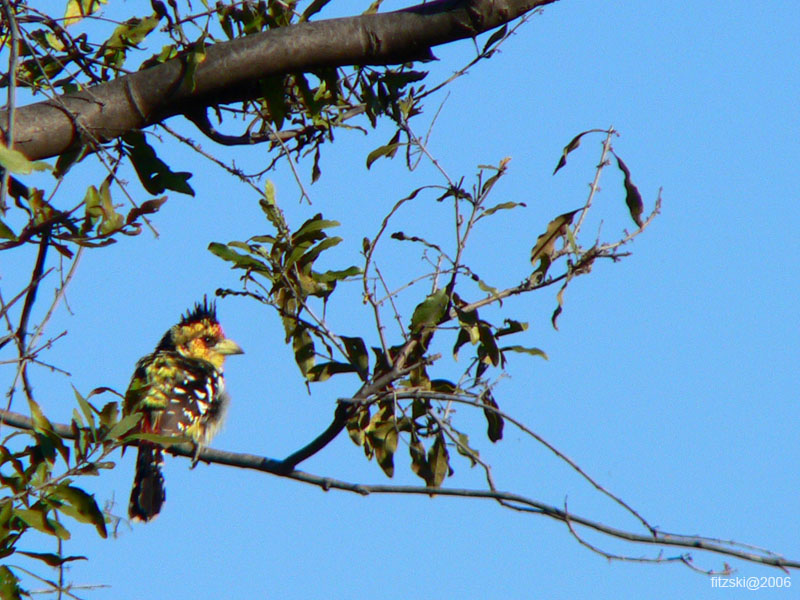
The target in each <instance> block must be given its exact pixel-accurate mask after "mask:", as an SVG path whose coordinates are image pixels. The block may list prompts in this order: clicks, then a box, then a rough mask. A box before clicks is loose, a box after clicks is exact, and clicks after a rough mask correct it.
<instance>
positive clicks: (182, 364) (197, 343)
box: [123, 296, 244, 522]
mask: <svg viewBox="0 0 800 600" xmlns="http://www.w3.org/2000/svg"><path fill="white" fill-rule="evenodd" d="M243 353H244V351H243V350H242V349H241V347H239V344H237V343H236V342H234V341H233V340H232V339H230V338H227V337H225V333H224V332H223V331H222V327H221V326H220V324H219V321H218V320H217V310H216V304H215V303H214V302H210V303H209V302H208V300H207V298H206V297H205V296H204V297H203V302H202V304H201V303H199V302H198V303H195V305H194V307H193V308H191V309H189V310H188V311H186V313H185V314H183V315H182V317H181V320H180V321H179V322H178V323H177V324H176V325H173V326H172V327H170V329H169V330H168V331H167V332H166V333H165V334H164V336H163V337H162V338H161V341H160V342H159V343H158V345H157V346H156V348H155V350H154V351H153V352H152V353H151V354H147V355H146V356H143V357H142V358H141V359H139V361H138V362H137V363H136V369H135V370H134V372H133V377H132V378H131V382H130V385H129V386H128V389H127V391H126V392H125V400H124V403H123V414H124V415H130V414H135V413H141V414H142V418H141V420H140V421H139V423H138V425H137V426H136V430H135V431H134V432H136V433H153V434H157V435H163V436H176V437H184V438H188V439H189V440H191V442H193V443H194V445H195V454H194V459H193V461H192V466H194V465H195V463H196V462H197V457H198V455H199V453H200V450H201V449H202V448H203V447H204V446H207V445H208V444H209V443H210V442H211V439H212V438H213V437H214V435H215V434H216V433H217V432H218V431H219V429H220V427H221V426H222V423H223V420H224V418H225V413H226V410H227V408H228V404H229V402H230V398H229V396H228V394H227V393H226V391H225V378H224V377H223V364H224V362H225V358H226V357H227V356H229V355H232V354H243ZM163 464H164V455H163V451H162V448H161V446H159V445H158V444H156V443H155V442H152V441H147V440H140V441H139V451H138V455H137V458H136V474H135V477H134V480H133V489H132V490H131V498H130V503H129V505H128V516H129V517H130V518H131V519H132V520H134V521H143V522H147V521H149V520H151V519H153V518H154V517H155V516H156V515H158V513H159V512H160V511H161V507H162V505H163V504H164V501H165V500H166V493H165V487H164V476H163V475H162V473H161V465H163Z"/></svg>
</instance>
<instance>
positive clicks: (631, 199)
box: [614, 154, 644, 227]
mask: <svg viewBox="0 0 800 600" xmlns="http://www.w3.org/2000/svg"><path fill="white" fill-rule="evenodd" d="M614 156H615V157H616V159H617V166H618V167H619V169H620V171H622V173H623V175H624V176H625V180H624V181H623V183H624V185H625V204H627V205H628V212H630V213H631V218H632V219H633V222H634V223H636V224H637V225H638V226H639V227H641V226H642V225H643V222H642V211H643V210H644V204H643V203H642V195H641V194H640V193H639V188H637V187H636V186H635V185H634V184H633V181H631V172H630V171H629V170H628V167H627V166H626V165H625V163H624V162H622V159H621V158H620V157H619V156H617V155H616V154H614Z"/></svg>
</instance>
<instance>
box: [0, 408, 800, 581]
mask: <svg viewBox="0 0 800 600" xmlns="http://www.w3.org/2000/svg"><path fill="white" fill-rule="evenodd" d="M340 406H343V405H340ZM0 422H2V423H6V424H8V425H11V426H12V427H16V428H18V429H27V430H31V429H33V422H32V421H31V420H30V419H29V418H28V417H25V416H23V415H20V414H17V413H13V412H10V411H5V410H0ZM335 423H336V420H334V424H335ZM332 426H333V425H332ZM329 429H330V428H329ZM53 431H54V432H55V433H56V434H57V435H59V436H61V437H64V438H67V439H72V438H73V432H72V429H71V428H70V427H69V426H67V425H62V424H56V423H53ZM322 435H324V434H322ZM322 435H321V436H320V437H322ZM312 443H313V442H312ZM165 450H166V451H167V452H169V453H170V454H173V455H175V456H185V457H187V458H193V457H194V452H195V450H194V448H193V447H192V445H191V444H178V445H175V446H171V447H169V448H166V449H165ZM199 460H201V461H203V462H206V463H213V464H218V465H226V466H231V467H238V468H241V469H250V470H255V471H261V472H264V473H270V474H273V475H279V476H281V477H286V478H288V479H293V480H295V481H300V482H302V483H308V484H310V485H314V486H317V487H319V488H321V489H323V490H325V491H328V490H331V489H335V490H341V491H345V492H353V493H356V494H360V495H362V496H368V495H370V494H406V495H425V496H450V497H457V498H482V499H486V500H494V501H497V502H500V503H501V504H503V505H504V506H506V507H508V508H512V509H514V510H517V511H520V512H527V513H533V514H538V515H542V516H545V517H549V518H551V519H555V520H556V521H561V522H563V523H565V524H566V525H567V526H568V528H569V529H570V531H572V532H573V534H574V531H575V530H574V527H575V526H576V525H580V526H582V527H586V528H588V529H592V530H594V531H597V532H599V533H601V534H603V535H607V536H609V537H612V538H616V539H619V540H624V541H627V542H632V543H637V544H648V545H654V546H666V547H674V548H686V549H695V550H701V551H704V552H713V553H716V554H721V555H723V556H728V557H731V558H737V559H740V560H744V561H747V562H752V563H758V564H762V565H766V566H771V567H778V568H780V569H783V570H787V569H800V561H797V560H790V559H786V558H784V557H782V556H780V555H778V554H775V553H774V552H771V551H769V550H763V549H760V548H756V547H754V546H750V545H748V544H742V543H739V542H735V541H729V540H721V539H713V538H707V537H703V536H699V535H682V534H675V533H667V532H662V531H658V530H653V531H652V532H651V533H648V534H639V533H634V532H631V531H626V530H624V529H618V528H616V527H611V526H610V525H605V524H604V523H600V522H599V521H594V520H592V519H588V518H586V517H581V516H579V515H577V514H574V513H571V512H567V511H566V510H565V509H560V508H557V507H555V506H552V505H550V504H546V503H544V502H539V501H538V500H534V499H532V498H529V497H527V496H522V495H520V494H515V493H512V492H504V491H499V490H483V489H464V488H430V487H425V486H406V485H369V484H361V483H353V482H348V481H340V480H338V479H332V478H330V477H321V476H319V475H314V474H312V473H307V472H305V471H298V470H287V468H286V462H285V461H279V460H275V459H272V458H267V457H264V456H258V455H255V454H245V453H238V452H227V451H224V450H215V449H213V448H204V449H203V450H202V452H201V453H200V455H199ZM622 558H624V557H620V559H622ZM654 561H655V562H675V561H679V562H683V563H686V564H688V565H689V566H690V567H692V568H694V569H696V567H694V565H693V563H692V558H691V556H690V555H689V554H681V555H679V556H676V557H671V558H663V557H660V556H659V557H658V558H657V559H654Z"/></svg>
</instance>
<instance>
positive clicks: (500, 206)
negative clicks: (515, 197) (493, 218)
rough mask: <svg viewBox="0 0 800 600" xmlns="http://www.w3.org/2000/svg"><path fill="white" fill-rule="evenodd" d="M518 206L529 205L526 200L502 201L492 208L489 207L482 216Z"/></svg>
mask: <svg viewBox="0 0 800 600" xmlns="http://www.w3.org/2000/svg"><path fill="white" fill-rule="evenodd" d="M517 206H527V204H525V203H524V202H501V203H500V204H495V205H494V206H492V207H491V208H487V209H486V210H485V211H483V213H481V217H488V216H489V215H493V214H494V213H496V212H497V211H498V210H510V209H512V208H516V207H517Z"/></svg>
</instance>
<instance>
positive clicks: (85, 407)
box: [72, 386, 96, 435]
mask: <svg viewBox="0 0 800 600" xmlns="http://www.w3.org/2000/svg"><path fill="white" fill-rule="evenodd" d="M72 393H73V394H75V399H76V400H77V401H78V406H80V408H81V412H82V413H83V416H84V417H85V418H86V423H87V424H88V426H89V429H91V430H92V434H94V435H96V431H95V423H94V410H92V405H91V404H89V402H88V401H87V400H86V398H84V397H83V396H82V395H81V393H80V392H79V391H78V389H77V388H76V387H75V386H73V387H72Z"/></svg>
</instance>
